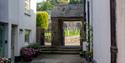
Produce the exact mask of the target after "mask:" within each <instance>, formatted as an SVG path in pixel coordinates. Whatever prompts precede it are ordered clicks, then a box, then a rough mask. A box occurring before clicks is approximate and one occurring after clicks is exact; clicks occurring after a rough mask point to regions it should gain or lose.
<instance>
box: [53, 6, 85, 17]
mask: <svg viewBox="0 0 125 63" xmlns="http://www.w3.org/2000/svg"><path fill="white" fill-rule="evenodd" d="M83 12H84V7H83V4H68V5H57V6H56V7H55V8H54V9H53V10H52V12H51V16H52V17H82V16H84V13H83Z"/></svg>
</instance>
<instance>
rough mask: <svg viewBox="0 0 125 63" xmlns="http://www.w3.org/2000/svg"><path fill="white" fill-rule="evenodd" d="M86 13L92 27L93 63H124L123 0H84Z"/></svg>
mask: <svg viewBox="0 0 125 63" xmlns="http://www.w3.org/2000/svg"><path fill="white" fill-rule="evenodd" d="M88 2H89V11H88V10H87V9H88V7H87V5H88ZM86 11H87V12H89V14H88V13H87V16H88V15H89V21H90V22H91V23H92V25H93V59H94V63H125V60H124V58H125V50H124V47H125V0H86Z"/></svg>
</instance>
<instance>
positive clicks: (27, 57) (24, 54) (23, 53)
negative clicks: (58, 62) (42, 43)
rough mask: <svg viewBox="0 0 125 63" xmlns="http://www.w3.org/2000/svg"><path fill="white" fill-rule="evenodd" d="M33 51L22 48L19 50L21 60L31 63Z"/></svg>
mask: <svg viewBox="0 0 125 63" xmlns="http://www.w3.org/2000/svg"><path fill="white" fill-rule="evenodd" d="M33 54H34V52H33V49H32V48H26V47H25V48H22V49H21V56H22V58H23V60H25V61H32V59H33Z"/></svg>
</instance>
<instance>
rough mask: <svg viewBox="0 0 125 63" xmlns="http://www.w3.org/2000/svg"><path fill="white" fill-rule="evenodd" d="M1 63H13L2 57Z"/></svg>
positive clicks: (0, 58)
mask: <svg viewBox="0 0 125 63" xmlns="http://www.w3.org/2000/svg"><path fill="white" fill-rule="evenodd" d="M0 63H11V61H10V60H9V59H8V58H6V57H4V58H2V57H0Z"/></svg>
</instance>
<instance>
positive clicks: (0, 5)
mask: <svg viewBox="0 0 125 63" xmlns="http://www.w3.org/2000/svg"><path fill="white" fill-rule="evenodd" d="M0 22H6V23H7V22H8V0H0Z"/></svg>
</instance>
